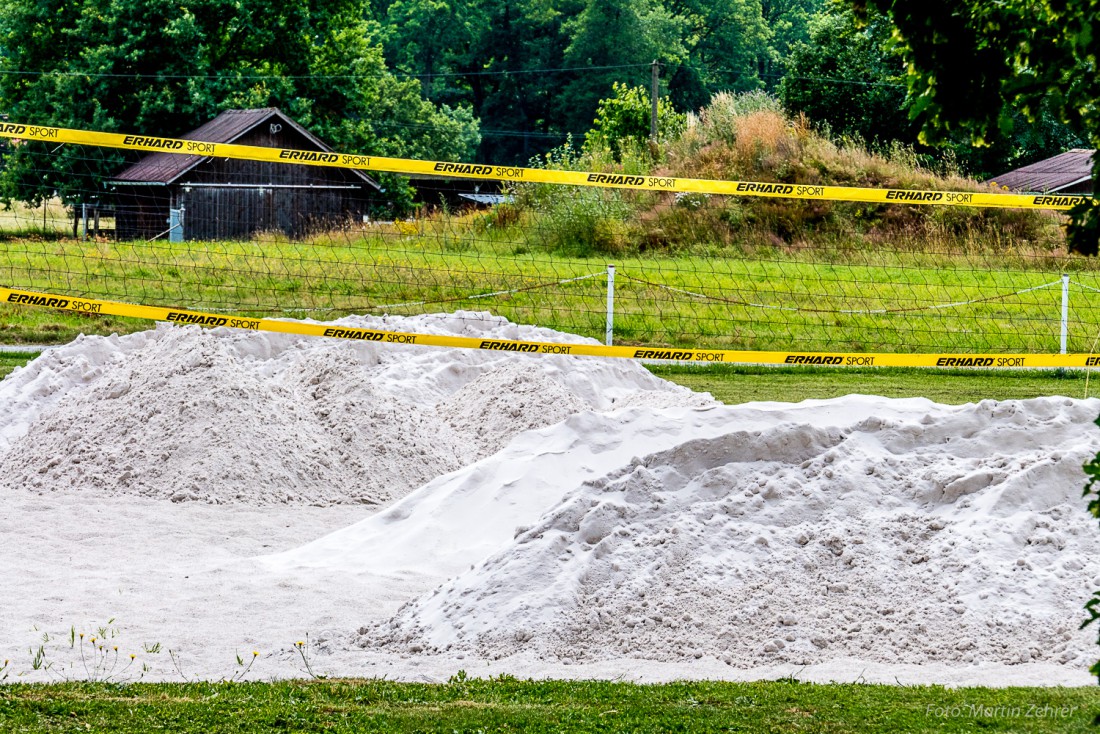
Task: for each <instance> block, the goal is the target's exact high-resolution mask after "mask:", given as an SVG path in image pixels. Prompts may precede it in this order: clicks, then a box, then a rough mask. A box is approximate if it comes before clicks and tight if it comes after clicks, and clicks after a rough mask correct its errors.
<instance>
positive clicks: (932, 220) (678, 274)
mask: <svg viewBox="0 0 1100 734" xmlns="http://www.w3.org/2000/svg"><path fill="white" fill-rule="evenodd" d="M63 154H64V157H63V158H62V157H61V153H60V152H59V153H57V154H55V155H54V156H53V158H48V159H46V160H48V162H49V165H45V164H44V165H43V166H42V168H41V170H39V171H38V175H39V176H40V177H41V181H42V182H43V184H42V185H43V191H44V192H45V193H44V198H43V199H42V201H41V203H40V204H39V205H37V206H27V205H22V204H14V205H13V206H12V207H11V208H10V209H8V210H6V211H4V212H0V284H2V285H6V286H9V287H12V288H21V289H30V290H41V291H47V292H56V293H62V294H66V295H72V296H85V297H93V298H103V299H113V300H122V301H127V302H132V303H143V304H148V305H157V306H173V307H185V308H193V309H203V310H212V311H222V312H232V313H240V314H243V315H272V314H279V315H289V316H299V317H307V316H308V317H312V318H321V319H327V318H332V317H338V316H341V315H344V314H349V313H367V314H402V315H416V314H428V313H440V312H461V313H462V315H463V318H469V319H472V320H478V319H485V318H487V316H488V315H499V316H503V317H506V318H508V319H510V320H512V321H515V322H521V323H527V324H536V325H540V326H545V327H550V328H554V329H558V330H561V331H567V332H572V333H577V334H582V335H586V336H590V337H593V338H596V339H599V340H601V341H605V340H607V339H608V338H609V335H610V337H611V338H613V340H614V341H615V343H620V344H639V345H654V346H681V347H682V346H695V347H700V348H721V349H740V350H789V349H796V350H800V351H830V350H843V351H848V352H858V351H867V352H915V351H919V352H1021V353H1027V352H1035V353H1051V352H1056V351H1066V350H1068V351H1070V352H1080V351H1087V350H1088V348H1089V345H1090V344H1091V342H1092V341H1093V339H1094V338H1095V335H1096V333H1097V331H1098V330H1100V268H1098V267H1097V265H1096V263H1095V262H1094V261H1093V260H1092V259H1089V258H1084V257H1080V256H1076V255H1069V254H1067V253H1066V250H1065V246H1064V242H1063V241H1062V239H1061V235H1060V232H1059V228H1060V226H1061V220H1060V218H1059V216H1060V215H1055V214H1051V213H1047V212H1012V211H999V212H988V211H978V210H973V211H970V210H961V211H954V212H950V213H944V212H943V211H942V210H934V209H933V208H931V207H925V208H923V209H918V208H917V207H913V206H908V205H894V206H890V205H865V204H862V205H861V204H844V203H833V202H825V203H822V202H797V201H794V202H791V201H753V202H744V201H741V200H738V199H737V198H736V197H721V196H707V197H693V196H690V195H688V196H684V195H680V196H676V195H673V194H667V193H661V192H630V191H626V192H624V191H614V190H600V189H585V190H579V189H574V188H569V187H554V186H550V185H538V186H534V185H531V186H523V185H520V186H508V187H502V186H500V185H495V186H493V185H487V184H485V183H484V182H483V183H481V184H476V183H475V182H469V181H457V180H448V179H442V178H420V179H414V180H412V181H411V185H412V191H413V196H414V197H415V199H416V200H417V201H418V202H420V204H419V205H418V206H417V207H416V208H415V209H413V210H412V212H411V213H410V214H406V215H405V216H394V210H393V209H392V208H391V207H392V197H388V196H387V195H386V192H383V191H380V190H379V187H378V186H377V185H376V183H377V182H374V181H371V180H369V178H367V179H364V178H355V177H353V176H350V175H349V174H348V172H346V171H341V170H337V172H336V174H339V175H336V174H334V173H333V172H332V171H330V170H328V169H318V168H310V167H307V166H300V165H286V164H284V165H279V164H273V163H257V164H255V165H251V166H250V165H247V164H248V162H235V163H232V165H230V164H229V162H219V161H216V160H215V161H209V160H208V161H206V162H201V161H200V163H198V164H195V165H194V166H193V167H192V168H190V169H187V170H183V171H182V172H180V171H176V170H175V169H173V171H170V172H169V173H170V174H172V175H168V174H165V173H163V172H162V174H163V175H161V178H162V179H164V180H162V181H135V180H134V179H133V178H132V177H130V178H127V176H126V171H127V170H131V169H132V167H133V166H142V165H145V166H146V169H145V170H146V171H147V170H148V159H147V158H144V157H142V156H139V155H128V156H122V155H120V154H119V153H118V152H117V151H104V150H102V149H98V148H94V147H84V146H75V145H68V146H65V148H64V151H63ZM155 155H160V156H162V157H166V158H170V156H168V154H155ZM204 166H205V167H204ZM59 170H61V171H62V172H65V171H68V172H70V173H71V174H73V176H72V178H73V180H88V181H93V180H95V181H99V182H100V183H96V184H95V185H88V186H87V187H86V188H84V189H80V188H77V189H76V190H74V189H73V188H72V187H71V186H70V187H69V189H68V190H67V192H66V194H65V200H64V201H62V200H60V199H59V198H57V197H55V196H53V195H52V193H53V192H52V191H49V182H50V181H51V180H53V179H55V178H56V177H57V176H58V175H59V174H58V171H59ZM93 173H94V174H96V175H98V176H99V178H98V179H96V178H94V177H93V176H92V175H91V174H93ZM173 176H174V178H173ZM112 181H113V182H114V183H112ZM475 186H476V188H475ZM837 222H839V224H838V223H837ZM852 222H864V223H865V226H856V227H852V225H851V223H852ZM608 264H613V265H614V271H613V272H614V275H617V279H615V278H614V276H611V277H609V270H608V268H607V265H608ZM1063 274H1066V275H1067V277H1063ZM612 286H613V287H612ZM14 308H16V307H14V306H10V305H8V306H5V309H7V310H8V312H9V313H10V312H11V310H12V309H14ZM2 313H3V312H0V314H2ZM83 318H86V319H92V318H93V317H83ZM609 324H611V326H612V330H611V331H610V332H609V328H608V327H609ZM88 328H89V329H94V328H95V327H94V323H93V322H89V327H88Z"/></svg>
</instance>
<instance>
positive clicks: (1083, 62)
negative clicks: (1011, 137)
mask: <svg viewBox="0 0 1100 734" xmlns="http://www.w3.org/2000/svg"><path fill="white" fill-rule="evenodd" d="M850 3H851V4H852V6H853V7H854V8H855V9H856V10H857V12H859V13H861V14H862V15H863V17H867V14H868V12H869V11H878V12H881V13H884V14H885V15H886V16H887V17H888V18H889V20H890V22H891V23H892V24H893V26H894V29H895V31H894V37H893V38H894V40H893V43H894V45H895V46H896V48H897V49H898V50H899V52H900V53H901V54H902V55H903V57H904V58H905V59H906V61H907V63H908V74H907V82H908V95H909V99H910V108H909V109H910V114H911V115H912V116H913V117H914V118H916V119H919V120H920V121H922V123H923V129H922V133H921V139H922V140H923V141H925V142H929V143H934V142H939V141H942V140H944V139H946V138H947V137H948V136H950V135H951V134H953V133H961V134H965V135H967V136H969V137H971V138H972V139H973V140H975V141H976V142H978V143H984V142H987V141H990V140H993V139H995V138H996V137H997V136H998V135H1003V134H1006V133H1008V132H1010V131H1011V130H1012V128H1013V126H1014V124H1015V123H1014V120H1013V114H1012V111H1013V109H1014V108H1015V109H1018V110H1019V112H1020V113H1021V114H1022V115H1023V116H1024V117H1025V119H1027V120H1028V121H1035V120H1037V119H1039V117H1040V115H1041V112H1042V110H1043V108H1044V106H1045V107H1046V109H1048V110H1049V111H1050V113H1051V115H1053V116H1054V117H1055V118H1056V119H1058V120H1060V121H1061V122H1064V123H1066V124H1068V125H1069V126H1070V127H1071V129H1073V131H1074V132H1079V133H1080V134H1081V135H1082V136H1083V137H1084V138H1085V139H1086V140H1087V141H1088V144H1089V147H1092V148H1100V104H1098V101H1100V74H1097V69H1096V39H1097V38H1100V2H1098V1H1097V0H1059V1H1058V2H1049V3H1036V2H1031V1H1030V0H1002V1H1001V2H997V3H990V2H982V1H981V0H960V1H959V2H952V3H946V2H930V3H911V2H903V1H902V0H850ZM1096 160H1097V159H1095V158H1094V161H1096ZM1098 163H1100V161H1098ZM1093 180H1094V192H1095V193H1094V195H1093V197H1092V198H1091V199H1090V200H1088V201H1087V202H1086V203H1084V204H1082V205H1080V206H1078V207H1076V208H1075V209H1074V211H1073V212H1072V222H1071V225H1070V228H1069V242H1070V246H1071V247H1072V248H1073V249H1075V250H1076V251H1078V252H1082V253H1086V254H1090V255H1095V254H1097V252H1098V251H1100V199H1098V198H1097V197H1098V196H1100V165H1095V164H1094V167H1093Z"/></svg>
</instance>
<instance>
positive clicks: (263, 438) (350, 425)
mask: <svg viewBox="0 0 1100 734" xmlns="http://www.w3.org/2000/svg"><path fill="white" fill-rule="evenodd" d="M341 323H350V324H353V325H357V326H367V327H371V326H373V327H376V328H377V327H385V328H391V329H400V330H405V331H427V332H435V333H457V334H462V335H478V336H486V337H494V338H527V339H540V340H544V341H568V340H573V341H575V340H576V339H577V338H576V337H573V336H570V335H562V334H557V333H555V332H549V331H547V330H544V329H533V328H530V327H517V326H516V325H514V324H510V323H508V322H507V321H504V320H502V319H495V318H491V317H485V316H482V317H480V318H477V319H473V320H471V319H463V318H461V317H460V315H456V316H455V317H449V318H439V317H434V318H430V317H418V318H410V319H405V320H398V319H394V318H386V319H368V318H362V317H359V318H354V319H345V320H343V321H342V322H341ZM563 376H565V378H564V379H562V377H563ZM639 390H640V391H657V392H661V393H667V395H666V396H665V398H664V399H665V400H671V401H672V402H675V401H676V400H678V399H688V400H690V399H693V398H691V397H690V395H691V394H690V393H689V392H688V391H686V390H683V389H681V388H676V387H675V386H672V385H670V384H668V383H665V382H663V381H660V380H658V379H656V378H654V377H653V376H652V375H650V374H649V373H648V372H647V371H646V370H645V369H644V368H642V367H640V366H639V365H636V364H632V363H629V362H624V361H622V360H617V361H614V362H612V361H610V360H583V361H574V360H571V359H570V358H567V357H555V358H541V357H530V356H525V355H514V354H507V353H504V354H501V353H491V352H478V351H475V350H461V351H458V350H445V349H436V348H429V347H398V346H394V345H381V346H380V345H372V344H353V343H348V342H340V341H335V340H327V339H315V338H314V339H309V338H298V337H290V336H285V335H278V334H267V333H248V332H239V331H229V330H214V331H203V330H200V329H197V328H194V327H190V328H186V327H185V328H180V327H169V326H165V325H161V326H160V327H158V328H157V329H156V330H155V331H152V332H146V333H145V334H141V335H134V336H131V337H125V338H122V339H118V338H110V339H102V338H84V339H81V340H80V341H78V342H76V343H74V344H73V345H70V346H68V347H63V348H59V349H56V350H53V351H51V352H49V353H48V354H46V355H43V356H42V357H41V358H39V359H38V360H36V361H35V362H34V363H32V365H31V366H29V367H28V368H27V369H25V370H22V371H20V372H17V373H15V374H13V375H12V376H11V378H10V381H9V380H5V381H4V386H3V390H2V391H0V405H4V406H5V407H7V408H8V410H7V411H6V415H7V416H8V417H7V419H6V421H3V422H0V439H2V443H0V468H2V469H3V471H2V472H0V487H9V488H10V487H17V486H18V487H27V488H30V489H32V490H34V491H39V492H49V491H77V492H95V493H98V494H101V495H102V494H105V495H136V496H144V497H152V498H157V499H168V500H172V501H176V502H179V501H194V500H197V501H203V502H208V503H213V504H222V503H245V504H250V505H263V504H272V503H293V504H313V505H327V504H337V503H365V504H378V503H385V502H388V501H390V500H392V499H394V498H397V497H401V496H403V495H404V494H406V493H408V492H409V491H411V490H412V489H415V488H416V487H419V486H420V485H422V484H424V483H426V482H428V481H430V480H432V479H434V478H435V477H438V476H440V475H443V474H446V473H447V472H450V471H453V470H455V469H458V468H460V467H462V466H465V465H467V464H469V463H472V462H473V461H475V460H477V459H479V458H482V457H484V456H487V455H489V454H491V453H494V452H495V451H497V450H499V449H500V448H501V447H503V446H504V445H506V444H507V443H508V441H509V440H510V439H511V438H512V437H513V436H514V435H516V434H517V433H520V432H522V431H525V430H528V429H531V428H536V427H543V426H546V425H550V424H553V423H556V422H558V421H560V420H562V419H564V418H565V417H567V416H569V415H571V414H573V413H575V412H578V411H582V410H587V409H589V408H600V407H608V406H609V405H611V404H612V403H613V402H614V400H616V399H622V398H624V397H627V396H630V395H631V394H632V393H634V392H636V391H639ZM643 400H644V399H643ZM5 449H6V450H5Z"/></svg>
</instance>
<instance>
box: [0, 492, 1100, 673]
mask: <svg viewBox="0 0 1100 734" xmlns="http://www.w3.org/2000/svg"><path fill="white" fill-rule="evenodd" d="M225 510H226V508H224V507H217V506H204V505H197V504H174V503H165V502H159V501H155V500H134V499H132V498H131V499H125V500H122V499H98V500H96V499H92V500H87V499H81V498H76V497H73V496H65V495H51V496H46V497H43V496H39V495H36V494H33V493H30V492H27V493H25V494H23V495H21V496H20V495H17V496H9V497H8V498H7V501H6V502H5V503H4V505H3V507H2V509H0V538H3V539H4V540H3V543H2V553H0V555H2V557H3V564H4V569H5V571H4V583H3V586H4V592H3V598H4V603H3V604H0V630H2V631H3V632H2V634H0V656H3V657H4V658H6V659H9V660H10V661H11V663H10V665H9V668H8V673H9V676H10V677H9V679H8V680H9V681H15V680H20V681H46V680H59V679H66V678H85V677H87V675H86V673H85V670H84V667H83V665H82V663H81V661H80V656H79V654H78V653H77V651H76V650H74V649H72V648H71V647H70V646H69V642H68V634H69V631H70V628H71V627H75V629H76V630H77V632H81V631H83V632H86V633H87V634H89V635H91V634H93V633H94V631H95V630H96V628H98V627H102V626H105V625H106V626H110V627H112V628H114V629H117V630H118V636H117V637H115V638H113V639H112V641H111V644H112V645H118V647H119V651H120V653H122V655H123V659H125V656H127V655H129V654H130V653H134V654H136V655H137V656H138V658H137V661H138V663H139V665H135V666H134V667H132V668H131V669H130V670H129V671H127V672H126V673H123V674H122V675H119V676H116V677H117V678H118V679H121V680H132V679H137V678H138V677H139V676H143V679H144V680H150V681H155V680H168V681H172V680H176V681H179V680H182V679H184V678H188V679H191V678H204V679H214V680H217V679H222V678H231V677H233V676H234V675H235V674H237V673H238V672H239V671H240V667H239V666H238V665H237V662H236V655H237V654H241V655H242V656H243V657H244V658H246V659H247V658H248V657H250V656H251V652H252V651H253V650H256V651H258V652H260V656H259V657H258V658H257V660H256V662H255V663H254V664H253V667H252V669H251V671H250V672H249V673H248V678H249V679H258V680H265V679H274V678H297V677H307V676H308V672H307V670H306V669H305V666H304V664H303V661H302V660H301V657H300V656H299V654H298V653H297V651H296V649H295V643H296V642H297V641H299V640H305V639H306V636H307V634H308V636H309V640H310V642H309V644H310V651H309V660H310V663H311V667H312V668H313V670H314V672H316V673H317V674H319V675H327V676H341V677H345V676H346V677H381V676H385V677H387V678H390V679H397V680H411V681H446V680H447V679H448V678H449V677H450V676H452V675H454V674H455V673H457V672H458V671H459V670H465V671H466V672H467V674H469V675H477V676H496V675H501V674H509V675H514V676H517V677H520V678H527V677H534V678H581V679H583V678H600V679H618V680H629V681H638V682H660V681H668V680H686V679H713V680H758V679H774V678H781V677H785V676H796V677H797V678H798V679H800V680H806V681H815V682H827V681H843V682H856V681H865V682H868V683H901V684H905V685H912V684H919V683H937V684H943V685H954V686H971V685H997V686H1007V685H1088V684H1089V683H1091V682H1092V678H1091V676H1090V675H1089V674H1088V672H1087V670H1086V669H1085V667H1086V666H1082V667H1081V668H1080V669H1074V668H1070V667H1066V666H1061V665H991V664H977V665H967V666H957V665H953V666H949V665H919V666H918V665H884V664H876V663H867V662H862V661H859V660H852V659H847V660H836V661H832V662H830V663H828V664H820V665H814V666H806V667H803V666H794V665H781V666H771V667H764V668H755V669H749V670H740V669H735V668H731V667H730V666H728V665H726V664H724V663H722V662H721V661H719V660H716V659H713V658H707V657H704V658H702V659H700V660H697V661H694V662H692V663H675V664H673V663H659V662H653V661H640V660H634V659H626V660H621V661H615V662H602V663H596V664H585V665H562V664H555V663H548V662H547V661H545V660H538V659H531V658H525V657H524V656H522V655H520V656H515V657H512V658H507V659H503V660H492V661H489V660H476V659H472V658H468V657H462V658H457V657H446V656H402V655H396V654H383V653H378V652H367V651H362V650H357V649H354V647H353V646H350V645H348V644H347V640H348V638H349V637H350V636H351V635H353V634H354V632H355V629H354V628H353V627H350V626H349V625H348V622H349V620H361V622H362V623H366V622H369V621H373V620H383V619H386V618H388V617H389V616H390V615H392V614H393V613H394V612H395V611H396V610H397V608H398V607H399V606H400V605H401V604H403V603H404V602H406V601H408V600H409V599H412V598H415V597H417V596H419V595H421V594H423V593H425V592H427V591H430V590H431V589H433V588H434V587H436V586H437V585H438V584H439V583H441V582H442V581H444V580H445V577H444V576H432V575H427V574H425V575H420V576H415V575H412V574H409V573H402V574H400V575H395V576H377V575H372V574H356V573H353V572H349V571H339V572H326V571H324V570H315V571H313V572H312V573H311V574H309V575H308V576H305V577H304V576H303V575H302V574H301V573H297V572H296V573H279V572H276V571H272V570H270V569H269V566H268V564H262V563H258V562H257V561H254V560H251V557H253V556H255V555H261V554H266V553H272V552H278V551H281V550H290V549H292V548H294V547H297V546H299V545H301V544H302V543H303V542H305V541H309V540H312V539H314V538H319V537H321V536H323V535H325V534H326V533H328V532H331V531H335V530H338V529H340V528H343V527H345V526H347V525H349V524H351V523H353V522H355V521H357V520H360V519H362V518H364V517H366V516H367V515H369V513H370V511H369V510H365V509H363V508H357V507H348V506H337V507H327V508H316V507H290V508H288V507H278V508H244V507H234V508H233V511H232V512H226V511H225ZM109 620H114V621H113V622H111V623H110V624H108V623H109ZM43 633H48V634H49V635H50V641H49V642H46V643H43V642H42V635H43ZM156 643H159V644H160V649H161V652H159V653H156V654H149V653H146V652H145V651H144V650H143V648H147V647H152V646H153V645H155V644H156ZM40 645H44V647H45V650H46V661H47V662H48V663H50V664H51V667H50V669H49V670H37V671H35V670H33V669H32V666H31V661H32V657H33V651H35V650H37V649H38V647H39V646H40ZM169 650H171V651H173V652H174V653H176V656H177V660H178V665H177V664H176V663H174V662H173V660H172V659H171V657H170V655H169V654H168V651H169ZM140 664H144V665H146V666H148V671H146V672H144V673H143V672H142V671H141V670H140ZM120 667H121V665H120Z"/></svg>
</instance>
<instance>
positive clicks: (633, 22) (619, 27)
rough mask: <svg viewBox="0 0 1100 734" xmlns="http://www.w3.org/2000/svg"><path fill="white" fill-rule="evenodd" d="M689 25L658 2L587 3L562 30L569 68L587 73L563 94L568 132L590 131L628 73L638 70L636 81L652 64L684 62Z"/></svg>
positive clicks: (593, 0) (613, 0) (590, 0)
mask: <svg viewBox="0 0 1100 734" xmlns="http://www.w3.org/2000/svg"><path fill="white" fill-rule="evenodd" d="M684 25H685V24H684V20H683V18H681V17H680V16H677V15H675V14H673V13H671V12H669V10H668V9H667V8H665V7H664V6H662V5H661V4H660V3H659V2H656V0H588V2H587V3H586V4H585V7H584V10H582V11H581V12H580V14H579V15H577V16H576V17H575V18H573V19H571V20H569V21H567V22H566V23H565V24H563V27H562V30H563V32H564V33H566V35H568V36H569V37H570V39H571V40H570V43H569V46H568V47H567V48H566V49H565V57H564V58H565V63H566V64H568V65H569V66H572V67H579V68H581V69H587V71H586V72H583V73H580V74H579V75H578V76H577V77H576V78H575V79H574V80H573V81H571V82H569V83H568V84H567V85H566V86H565V89H564V90H562V95H561V99H560V109H561V111H562V112H561V117H562V119H563V120H564V121H565V125H566V127H567V129H569V130H580V129H584V128H587V126H588V124H589V122H590V121H591V120H592V116H593V114H594V112H595V110H596V107H597V105H598V104H599V101H600V100H601V99H603V98H604V97H606V96H607V95H608V93H610V92H611V91H612V85H613V84H614V82H615V81H618V80H621V79H622V78H623V76H624V70H625V69H624V67H631V66H634V67H638V70H637V71H635V72H634V74H635V75H636V76H635V77H634V78H638V77H639V76H640V77H641V78H642V79H645V78H647V77H648V76H649V74H648V72H649V69H647V68H645V66H646V65H647V64H649V63H650V62H652V61H654V60H656V61H663V62H678V61H680V60H682V59H683V58H684V57H685V55H686V52H685V49H684V45H683V42H682V38H683V34H684ZM609 67H610V68H609ZM616 67H617V68H616ZM627 78H630V77H629V76H628V77H627Z"/></svg>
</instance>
